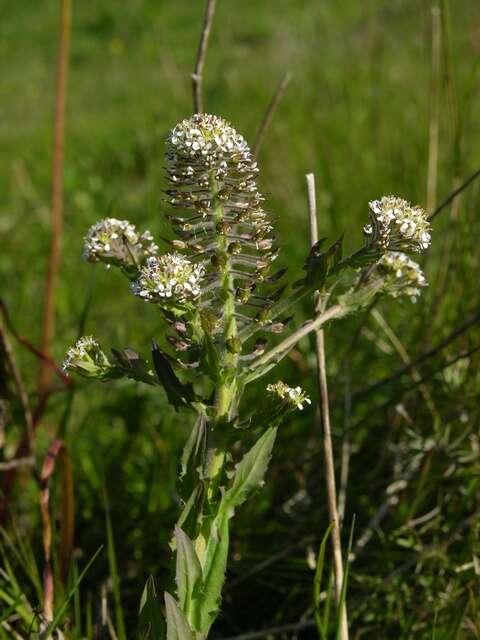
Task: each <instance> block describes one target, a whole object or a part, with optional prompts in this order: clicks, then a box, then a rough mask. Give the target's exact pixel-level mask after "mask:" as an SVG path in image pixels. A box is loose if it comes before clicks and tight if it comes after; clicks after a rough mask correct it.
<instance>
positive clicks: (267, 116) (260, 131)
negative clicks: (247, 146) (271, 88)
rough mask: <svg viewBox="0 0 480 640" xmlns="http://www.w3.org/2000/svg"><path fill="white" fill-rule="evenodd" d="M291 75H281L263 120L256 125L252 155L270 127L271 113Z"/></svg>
mask: <svg viewBox="0 0 480 640" xmlns="http://www.w3.org/2000/svg"><path fill="white" fill-rule="evenodd" d="M291 77H292V76H291V75H290V73H288V72H287V73H286V74H285V75H284V76H283V78H282V79H281V80H280V82H279V83H278V86H277V89H276V91H275V93H274V94H273V97H272V99H271V100H270V104H269V105H268V107H267V110H266V112H265V115H264V116H263V120H262V122H261V123H260V126H259V127H258V131H257V135H256V136H255V142H254V143H253V146H252V154H253V155H254V156H257V155H258V151H259V149H260V145H261V144H262V142H263V139H264V137H265V133H266V132H267V129H268V128H269V127H270V124H271V122H272V118H273V114H274V113H275V111H276V109H277V107H278V105H279V104H280V101H281V99H282V98H283V96H284V94H285V91H286V89H287V87H288V83H289V82H290V79H291Z"/></svg>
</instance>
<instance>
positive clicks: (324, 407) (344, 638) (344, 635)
mask: <svg viewBox="0 0 480 640" xmlns="http://www.w3.org/2000/svg"><path fill="white" fill-rule="evenodd" d="M306 179H307V194H308V213H309V221H310V244H311V245H312V246H313V245H314V244H316V243H317V242H318V223H317V206H316V195H315V177H314V175H313V173H309V174H307V176H306ZM316 311H317V312H318V311H320V309H319V306H318V302H317V305H316ZM315 338H316V343H317V344H316V347H317V349H316V351H317V353H316V355H317V375H318V386H319V392H320V415H321V424H322V428H323V429H322V431H323V452H324V457H325V476H326V485H327V498H328V512H329V515H330V521H331V522H332V523H333V527H332V535H331V536H330V539H331V541H332V550H333V566H334V576H335V597H336V601H337V604H339V603H340V602H341V596H342V587H343V579H344V572H343V559H342V543H341V537H340V519H339V514H338V506H337V505H338V503H337V489H336V482H335V464H334V458H333V445H332V432H331V425H330V407H329V401H328V383H327V366H326V361H325V334H324V331H323V329H321V328H318V329H317V330H316V331H315ZM341 606H342V609H341V611H340V639H341V640H348V619H347V609H346V606H345V604H342V605H341Z"/></svg>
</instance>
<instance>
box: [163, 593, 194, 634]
mask: <svg viewBox="0 0 480 640" xmlns="http://www.w3.org/2000/svg"><path fill="white" fill-rule="evenodd" d="M164 597H165V616H166V618H167V640H195V636H194V634H193V632H192V630H191V629H190V626H189V624H188V621H187V619H186V617H185V614H184V613H183V611H182V610H181V609H180V608H179V606H178V603H177V601H176V600H175V598H173V597H172V596H171V595H170V594H169V593H168V592H167V591H165V596H164Z"/></svg>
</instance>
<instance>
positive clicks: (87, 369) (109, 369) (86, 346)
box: [63, 336, 118, 380]
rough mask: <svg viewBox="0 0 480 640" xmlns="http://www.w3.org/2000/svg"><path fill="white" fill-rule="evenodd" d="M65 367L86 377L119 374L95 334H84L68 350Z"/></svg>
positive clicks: (107, 376) (101, 378)
mask: <svg viewBox="0 0 480 640" xmlns="http://www.w3.org/2000/svg"><path fill="white" fill-rule="evenodd" d="M63 369H64V370H65V371H69V372H72V373H77V374H79V375H81V376H83V377H84V378H98V379H100V380H108V379H111V378H115V377H116V376H117V374H118V371H117V368H116V367H115V365H113V364H112V363H111V362H110V361H109V359H108V358H107V356H106V354H105V353H104V352H103V351H102V348H101V346H100V344H99V343H98V342H97V340H95V338H94V337H93V336H83V338H80V340H78V341H77V342H76V344H75V346H74V347H71V348H70V349H69V350H68V351H67V356H66V358H65V360H64V362H63Z"/></svg>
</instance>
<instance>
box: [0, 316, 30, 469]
mask: <svg viewBox="0 0 480 640" xmlns="http://www.w3.org/2000/svg"><path fill="white" fill-rule="evenodd" d="M0 344H1V346H2V349H3V351H4V353H5V358H6V361H7V363H8V367H9V369H10V372H11V374H12V378H13V381H14V383H15V388H16V390H17V394H18V398H19V400H20V404H21V405H22V411H23V419H24V421H25V427H26V436H27V440H28V452H29V453H32V452H33V450H34V424H33V416H32V412H31V411H30V405H29V401H28V393H27V391H26V389H25V385H24V384H23V379H22V374H21V373H20V369H19V368H18V365H17V361H16V359H15V354H14V352H13V349H12V345H11V344H10V341H9V339H8V337H7V334H6V333H5V332H4V330H3V328H2V327H1V326H0ZM17 466H18V465H17ZM11 468H14V467H11Z"/></svg>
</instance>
